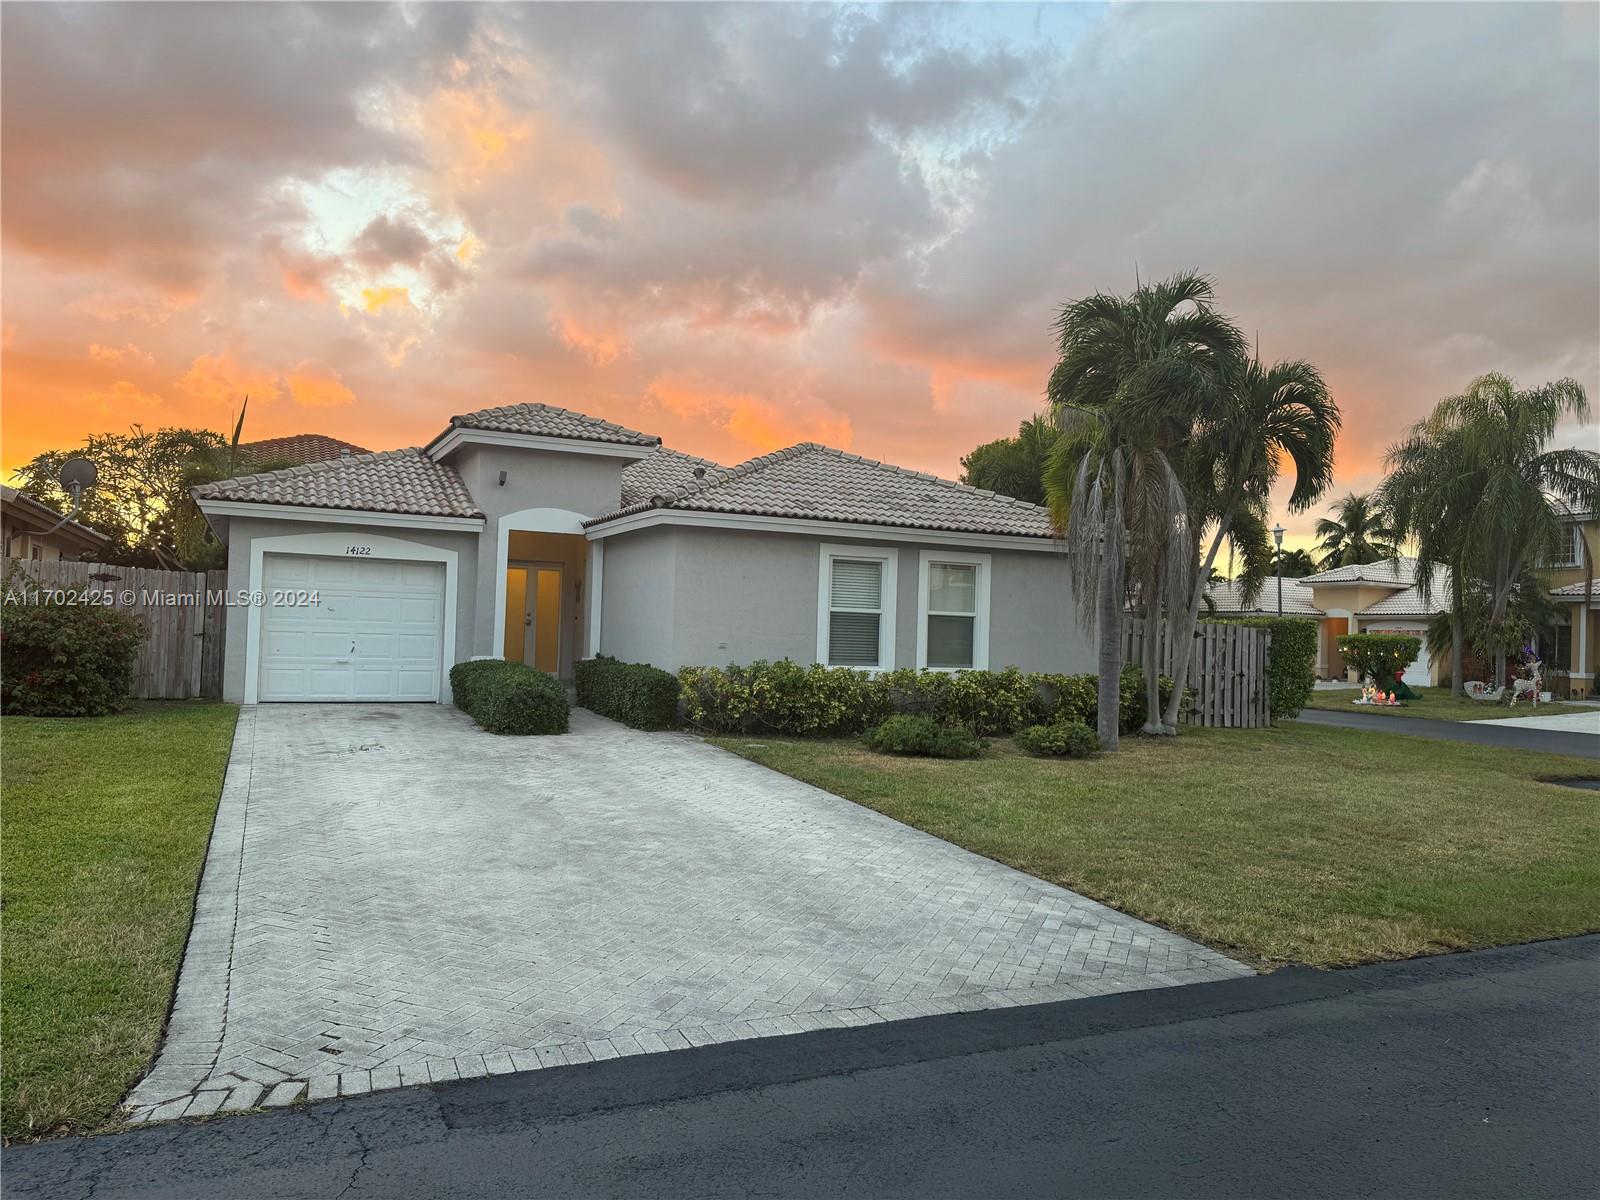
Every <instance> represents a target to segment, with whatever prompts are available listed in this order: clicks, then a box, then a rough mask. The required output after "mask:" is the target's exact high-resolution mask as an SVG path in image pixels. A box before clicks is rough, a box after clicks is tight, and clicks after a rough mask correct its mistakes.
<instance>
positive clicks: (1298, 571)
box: [1278, 550, 1317, 579]
mask: <svg viewBox="0 0 1600 1200" xmlns="http://www.w3.org/2000/svg"><path fill="white" fill-rule="evenodd" d="M1316 573H1317V563H1316V560H1315V559H1313V558H1312V557H1311V555H1310V554H1309V553H1308V552H1307V551H1305V550H1285V551H1284V552H1283V554H1282V556H1281V557H1280V558H1279V559H1278V574H1279V575H1282V576H1283V577H1284V578H1285V579H1304V578H1305V577H1306V576H1307V575H1315V574H1316Z"/></svg>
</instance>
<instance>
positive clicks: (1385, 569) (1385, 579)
mask: <svg viewBox="0 0 1600 1200" xmlns="http://www.w3.org/2000/svg"><path fill="white" fill-rule="evenodd" d="M1416 572H1417V560H1416V559H1414V558H1404V557H1401V558H1398V559H1385V560H1383V561H1381V562H1374V563H1361V564H1359V565H1355V566H1348V567H1335V568H1333V570H1331V571H1322V572H1319V573H1318V574H1316V575H1307V576H1306V578H1305V582H1306V583H1308V584H1312V585H1316V584H1322V583H1376V584H1382V585H1384V586H1387V587H1410V586H1411V583H1412V581H1413V580H1414V579H1415V578H1416Z"/></svg>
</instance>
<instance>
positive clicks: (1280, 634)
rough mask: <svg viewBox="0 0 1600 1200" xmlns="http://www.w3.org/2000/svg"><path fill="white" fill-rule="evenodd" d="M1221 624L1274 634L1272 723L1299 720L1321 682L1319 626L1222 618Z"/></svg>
mask: <svg viewBox="0 0 1600 1200" xmlns="http://www.w3.org/2000/svg"><path fill="white" fill-rule="evenodd" d="M1217 623H1218V624H1227V625H1245V626H1248V627H1249V628H1251V629H1267V630H1271V632H1272V662H1271V666H1270V667H1269V669H1268V672H1267V703H1268V705H1269V706H1270V708H1271V714H1272V719H1273V720H1274V721H1281V720H1284V719H1285V718H1287V717H1297V716H1299V715H1300V710H1301V709H1303V708H1305V706H1306V702H1307V701H1308V700H1310V699H1311V690H1312V688H1313V687H1315V686H1316V682H1317V630H1318V623H1317V622H1316V620H1314V619H1313V618H1311V617H1222V618H1219V619H1218V621H1217Z"/></svg>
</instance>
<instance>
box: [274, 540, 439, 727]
mask: <svg viewBox="0 0 1600 1200" xmlns="http://www.w3.org/2000/svg"><path fill="white" fill-rule="evenodd" d="M264 566H265V570H264V577H265V585H264V590H265V591H266V592H267V594H268V596H269V597H270V596H271V595H272V594H273V592H274V591H285V590H299V589H307V588H309V589H310V590H313V591H315V592H316V593H317V603H316V604H304V605H280V606H275V607H269V608H268V609H266V610H265V611H264V612H263V614H262V627H261V628H262V633H261V662H260V666H259V668H258V670H259V675H258V686H257V691H258V695H259V699H261V700H263V701H273V700H284V701H287V700H327V701H335V700H347V701H348V700H373V701H387V700H423V701H431V700H436V699H438V698H439V693H440V675H441V673H442V660H443V647H444V635H443V615H444V568H443V566H442V565H441V564H439V563H415V562H404V561H398V560H388V559H348V560H347V559H340V558H320V557H314V556H299V557H296V556H282V555H268V556H267V557H266V560H265V564H264Z"/></svg>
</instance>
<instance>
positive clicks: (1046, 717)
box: [678, 659, 1172, 737]
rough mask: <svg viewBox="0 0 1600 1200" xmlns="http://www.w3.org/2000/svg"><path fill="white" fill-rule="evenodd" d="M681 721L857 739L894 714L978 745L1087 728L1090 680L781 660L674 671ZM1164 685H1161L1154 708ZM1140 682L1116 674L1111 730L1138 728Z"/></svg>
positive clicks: (1093, 686)
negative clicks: (1025, 732) (1061, 723)
mask: <svg viewBox="0 0 1600 1200" xmlns="http://www.w3.org/2000/svg"><path fill="white" fill-rule="evenodd" d="M678 679H679V682H681V683H682V685H683V705H684V715H685V717H686V718H687V720H688V721H689V723H690V724H692V725H695V726H698V727H699V728H701V729H706V730H709V731H711V732H715V733H772V734H788V735H792V736H797V737H827V736H838V735H841V734H851V733H862V732H864V731H866V730H868V729H872V728H874V727H876V726H877V725H879V724H881V723H882V722H883V721H884V720H885V719H886V718H887V717H889V716H892V715H894V714H897V713H903V714H908V715H912V716H926V717H931V718H932V719H933V720H934V721H936V722H937V723H939V724H941V725H964V726H966V727H967V728H969V729H971V730H973V731H974V732H975V733H977V734H978V735H979V736H980V737H1002V736H1007V735H1010V734H1014V733H1016V732H1017V731H1018V730H1019V729H1024V728H1026V727H1027V726H1029V725H1042V724H1050V723H1051V722H1054V721H1058V720H1065V721H1078V722H1081V723H1083V724H1086V725H1093V724H1094V723H1095V715H1096V709H1097V687H1098V684H1097V681H1096V678H1095V676H1093V675H1050V674H1026V673H1024V672H1022V671H1019V670H1017V669H1016V668H1015V667H1008V668H1006V669H1005V670H1003V671H958V672H953V673H952V672H945V671H915V670H911V669H909V668H902V669H900V670H898V671H887V672H885V673H883V674H881V675H865V674H863V673H861V672H860V671H854V670H851V669H850V668H849V667H824V666H822V665H821V664H819V663H813V664H811V665H810V666H806V667H802V666H800V665H799V664H798V663H795V662H791V661H789V660H788V659H783V660H781V661H779V662H765V661H759V660H758V661H756V662H753V663H750V664H749V665H748V666H729V667H684V668H683V669H682V670H680V671H679V672H678ZM1171 694H1172V681H1171V680H1170V679H1167V678H1166V677H1165V676H1163V677H1162V679H1161V695H1162V697H1163V702H1164V701H1165V698H1166V697H1169V696H1171ZM1144 709H1145V703H1144V674H1143V672H1142V671H1141V670H1140V669H1139V668H1138V667H1137V666H1131V665H1130V666H1128V667H1125V668H1123V672H1122V688H1121V709H1120V712H1119V722H1120V725H1121V728H1122V730H1123V732H1125V733H1127V732H1133V731H1135V730H1137V729H1138V728H1139V727H1140V726H1141V725H1143V724H1144V715H1145V714H1144Z"/></svg>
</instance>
